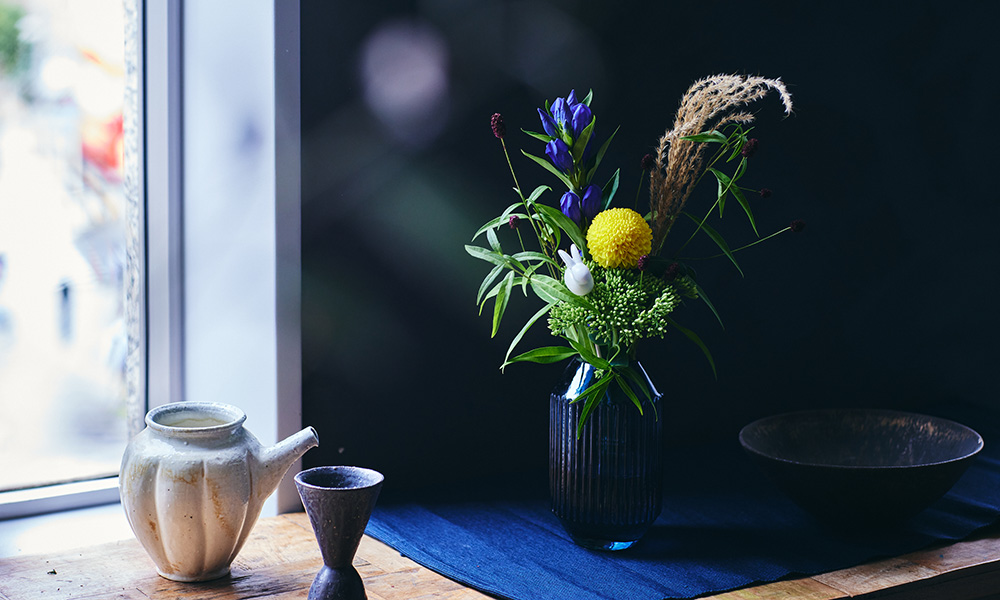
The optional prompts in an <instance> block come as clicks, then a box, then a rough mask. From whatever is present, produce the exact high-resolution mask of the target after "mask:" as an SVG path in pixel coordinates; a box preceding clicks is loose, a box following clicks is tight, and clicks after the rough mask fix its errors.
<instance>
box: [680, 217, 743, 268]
mask: <svg viewBox="0 0 1000 600" xmlns="http://www.w3.org/2000/svg"><path fill="white" fill-rule="evenodd" d="M682 214H685V215H687V217H688V218H689V219H691V220H692V221H694V222H695V223H698V227H699V229H702V230H704V231H705V233H706V234H707V235H708V237H710V238H712V241H713V242H715V245H716V246H718V247H719V250H722V253H723V254H725V255H726V256H727V257H728V258H729V260H731V261H733V265H735V266H736V270H737V271H739V272H740V276H741V277H746V275H743V269H741V268H740V264H739V263H738V262H736V257H735V256H733V252H732V250H730V249H729V244H727V243H726V240H724V239H722V236H721V235H719V232H718V231H716V230H714V229H712V228H711V227H709V226H708V225H707V224H706V223H705V222H704V221H701V222H699V221H698V219H696V218H695V217H693V216H691V215H690V214H688V213H687V212H686V211H684V212H683V213H682ZM695 233H697V232H695Z"/></svg>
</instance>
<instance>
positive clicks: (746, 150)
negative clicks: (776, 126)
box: [740, 138, 757, 158]
mask: <svg viewBox="0 0 1000 600" xmlns="http://www.w3.org/2000/svg"><path fill="white" fill-rule="evenodd" d="M756 151H757V138H750V139H749V140H747V141H746V143H744V144H743V149H742V150H740V154H742V155H743V156H745V157H746V158H750V157H751V156H753V153H754V152H756Z"/></svg>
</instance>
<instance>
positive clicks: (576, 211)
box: [559, 192, 583, 225]
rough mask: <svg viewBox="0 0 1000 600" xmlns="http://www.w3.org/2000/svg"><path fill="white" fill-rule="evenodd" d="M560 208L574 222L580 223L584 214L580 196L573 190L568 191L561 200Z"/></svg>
mask: <svg viewBox="0 0 1000 600" xmlns="http://www.w3.org/2000/svg"><path fill="white" fill-rule="evenodd" d="M559 209H560V210H561V211H562V212H563V214H564V215H566V216H567V217H569V218H570V219H572V221H573V222H574V223H576V224H577V225H579V224H580V217H582V216H583V213H582V212H581V206H580V197H579V196H577V195H576V194H574V193H573V192H566V193H565V194H563V196H562V198H561V199H560V200H559Z"/></svg>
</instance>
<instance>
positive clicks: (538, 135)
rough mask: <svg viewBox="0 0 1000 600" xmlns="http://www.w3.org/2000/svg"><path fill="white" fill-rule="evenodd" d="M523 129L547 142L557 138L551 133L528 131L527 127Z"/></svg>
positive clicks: (537, 138)
mask: <svg viewBox="0 0 1000 600" xmlns="http://www.w3.org/2000/svg"><path fill="white" fill-rule="evenodd" d="M521 131H523V132H524V133H527V134H528V135H530V136H531V137H533V138H535V139H536V140H542V141H543V142H545V143H546V144H548V143H549V142H551V141H552V140H554V139H555V138H554V137H552V136H551V135H548V134H547V133H537V132H535V131H528V130H527V129H522V130H521Z"/></svg>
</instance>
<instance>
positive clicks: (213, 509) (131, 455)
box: [119, 402, 261, 581]
mask: <svg viewBox="0 0 1000 600" xmlns="http://www.w3.org/2000/svg"><path fill="white" fill-rule="evenodd" d="M245 419H246V416H245V415H244V414H243V412H242V411H240V410H239V409H237V408H235V407H231V406H227V405H223V404H214V403H195V402H185V403H177V404H174V405H165V406H163V407H159V408H158V409H153V410H152V411H150V413H149V415H147V417H146V424H147V427H146V429H144V430H143V431H142V432H140V433H139V434H138V435H137V436H136V437H135V438H134V439H133V440H132V442H130V443H129V445H128V447H127V448H126V450H125V454H124V456H123V458H122V468H121V475H120V478H119V481H120V486H121V498H122V505H123V507H124V508H125V513H126V516H127V517H128V521H129V524H130V525H131V527H132V531H133V532H134V533H135V536H136V538H138V540H139V542H140V543H141V544H142V546H143V547H144V548H145V550H146V552H147V553H148V554H149V556H150V558H152V560H153V562H154V563H155V565H156V569H157V572H158V573H159V574H160V575H162V576H163V577H165V578H167V579H171V580H175V581H206V580H209V579H216V578H218V577H222V576H224V575H226V574H227V573H228V572H229V565H230V564H231V563H232V561H233V559H234V558H235V557H236V554H237V553H238V552H239V550H240V548H241V547H242V546H243V543H244V541H245V540H246V536H247V535H248V534H249V532H250V530H251V529H252V527H253V525H254V523H255V522H256V520H257V517H258V515H259V514H260V508H261V505H260V503H258V502H254V501H253V490H252V476H251V473H252V468H253V466H252V464H251V461H252V460H253V459H254V456H255V455H256V454H258V453H259V449H260V443H259V442H258V441H257V439H256V438H254V436H253V435H252V434H251V433H250V432H248V431H246V430H245V429H244V428H243V421H244V420H245Z"/></svg>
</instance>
